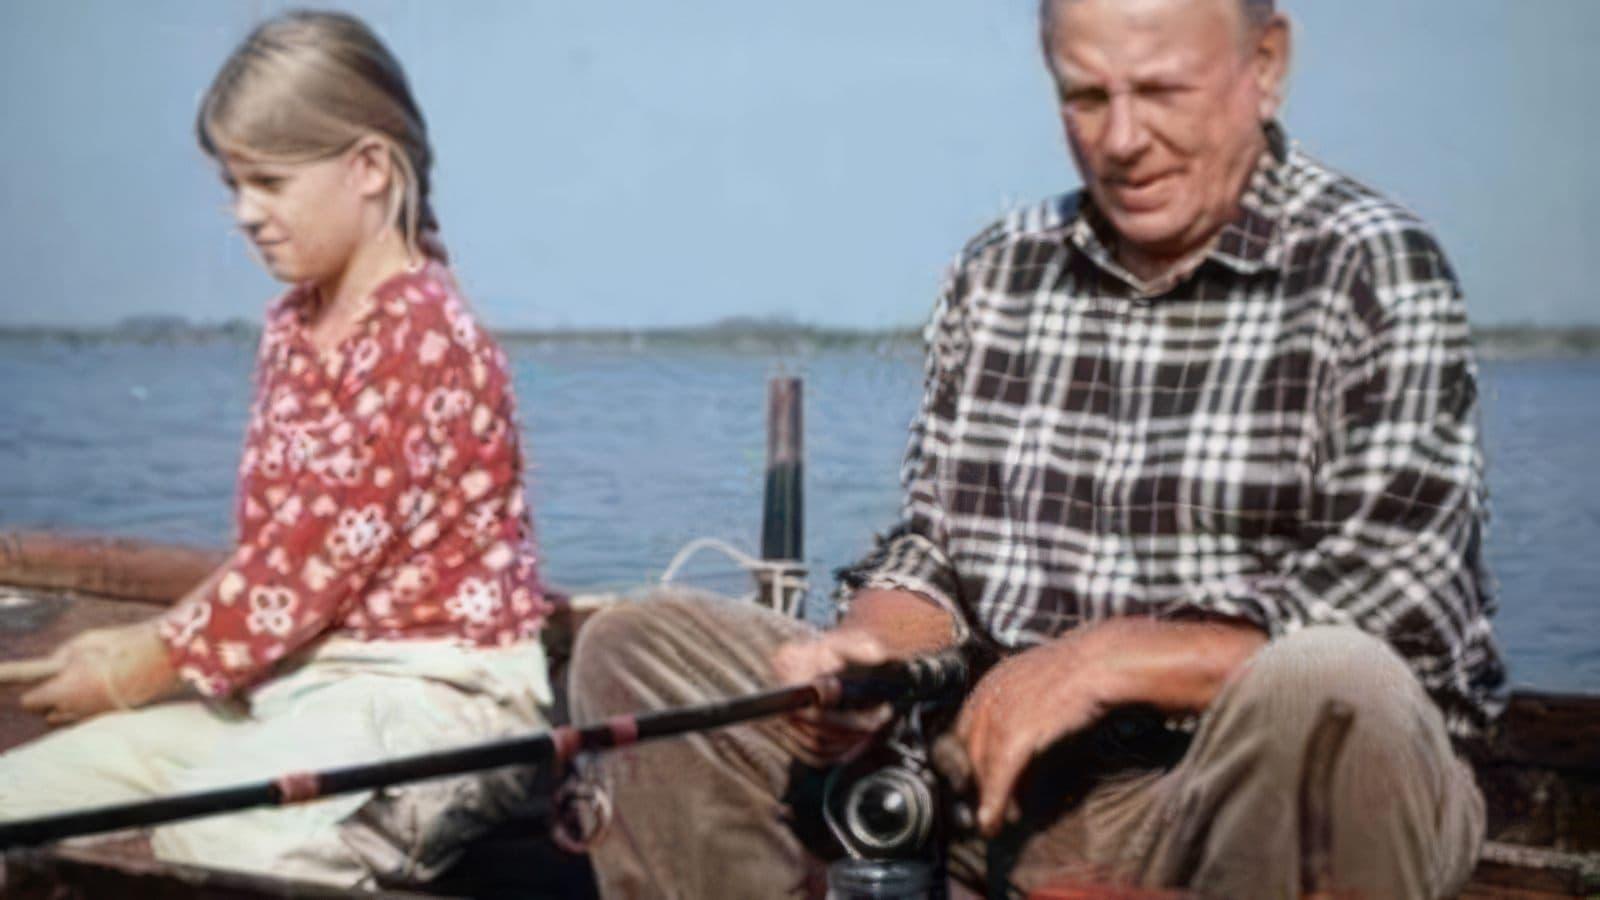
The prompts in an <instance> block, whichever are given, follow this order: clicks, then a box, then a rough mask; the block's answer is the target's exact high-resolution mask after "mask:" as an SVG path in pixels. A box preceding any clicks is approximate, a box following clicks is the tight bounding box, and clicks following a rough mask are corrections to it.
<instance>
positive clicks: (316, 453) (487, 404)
mask: <svg viewBox="0 0 1600 900" xmlns="http://www.w3.org/2000/svg"><path fill="white" fill-rule="evenodd" d="M312 299H313V298H312V297H311V296H310V293H309V291H308V290H307V289H304V288H296V289H294V290H291V291H290V292H289V293H288V294H287V295H285V296H284V297H283V298H282V299H281V300H279V301H278V302H277V303H275V304H274V305H273V307H272V309H271V310H270V311H269V313H268V316H267V322H266V325H265V328H264V330H263V333H262V337H261V347H260V352H259V354H258V357H257V370H256V398H255V402H254V404H253V406H252V408H251V414H250V424H249V428H248V431H247V433H246V438H245V448H244V457H243V459H242V461H241V462H240V465H239V489H238V497H237V509H236V516H237V527H238V543H237V549H236V550H235V552H234V554H233V557H232V559H231V560H230V561H229V563H228V564H227V568H226V570H225V571H224V572H223V573H222V575H221V576H220V578H218V579H217V580H216V581H215V582H214V584H213V586H212V587H211V588H210V590H209V592H208V593H207V594H206V595H204V596H203V597H201V598H198V599H196V600H193V601H189V602H185V603H182V604H179V605H178V606H176V607H174V608H173V609H172V610H171V611H170V612H169V613H167V614H166V615H165V616H164V618H163V621H162V627H161V636H162V638H163V640H164V641H165V642H166V644H167V647H168V649H169V652H170V655H171V658H172V661H173V665H174V666H175V667H176V668H177V670H178V672H179V674H180V675H181V676H182V677H183V678H184V679H185V680H187V681H189V682H190V683H192V684H193V685H195V687H196V688H197V689H198V690H199V691H200V692H201V693H202V694H205V695H207V696H213V697H215V696H224V695H228V694H231V693H234V692H235V691H237V690H239V689H240V688H243V687H246V686H248V685H250V684H252V683H253V682H255V681H257V680H259V679H260V678H262V677H264V676H265V675H266V674H267V673H268V672H270V671H271V669H272V667H273V666H274V664H276V663H277V662H278V661H279V660H280V659H282V658H283V657H284V656H286V655H288V654H290V653H292V652H294V651H295V650H296V649H297V648H300V647H302V646H304V645H305V644H307V643H308V642H310V641H312V640H313V639H315V638H317V637H319V636H322V635H325V634H330V633H337V634H341V635H346V636H349V637H354V638H357V639H362V640H379V639H382V640H388V639H406V638H453V639H458V640H462V641H466V642H469V643H471V644H475V645H480V646H496V645H505V644H510V643H513V642H516V641H522V640H527V639H530V638H533V637H535V636H536V635H537V633H538V630H539V627H540V624H541V623H542V622H543V620H544V618H545V615H546V613H547V611H548V605H547V603H546V601H545V598H544V594H543V590H542V587H541V585H540V582H539V578H538V569H537V565H536V564H537V555H536V553H535V550H534V544H533V535H532V527H531V523H530V520H529V515H528V510H527V508H526V505H525V501H524V499H523V485H522V452H521V449H520V447H519V444H518V436H517V427H516V422H515V404H514V401H513V398H512V390H511V382H510V377H509V375H508V367H507V364H506V358H505V353H504V352H503V351H502V350H501V349H500V348H499V347H498V346H497V345H496V344H495V343H494V341H493V340H492V339H491V338H490V337H489V335H488V334H487V333H486V332H484V331H483V330H482V329H481V328H480V327H479V326H478V324H477V322H476V321H474V319H473V316H472V314H471V313H470V312H469V311H468V309H467V307H466V305H465V304H464V303H463V302H462V301H461V299H460V297H459V296H458V294H457V290H456V286H455V283H454V281H453V279H452V278H451V276H450V273H449V271H448V270H447V269H446V268H445V267H444V266H443V265H442V264H440V263H433V262H431V263H428V264H427V265H426V266H424V267H423V268H422V269H420V270H418V271H414V272H407V273H403V274H400V275H397V276H395V277H393V278H391V279H389V280H388V281H386V282H384V283H383V284H381V285H380V286H379V287H378V288H377V289H376V290H375V291H373V292H372V294H371V295H370V296H369V297H368V298H367V300H366V306H365V308H364V309H363V310H362V311H361V314H360V316H359V318H358V323H357V327H356V330H355V332H354V333H353V334H352V335H351V336H350V337H348V338H347V339H345V340H344V341H343V342H342V343H341V344H340V345H339V346H338V347H337V348H336V349H335V350H334V351H332V352H331V353H328V354H326V355H322V354H319V351H318V350H317V349H316V348H315V347H314V346H313V345H312V343H311V341H310V339H309V336H308V334H307V331H306V326H307V317H308V314H309V311H310V310H309V301H311V300H312Z"/></svg>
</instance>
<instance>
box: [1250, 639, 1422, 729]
mask: <svg viewBox="0 0 1600 900" xmlns="http://www.w3.org/2000/svg"><path fill="white" fill-rule="evenodd" d="M1235 687H1236V691H1237V693H1238V694H1239V695H1240V696H1238V697H1236V698H1234V699H1235V701H1236V702H1244V703H1251V704H1259V705H1263V706H1265V707H1267V708H1268V709H1269V710H1270V714H1271V715H1272V716H1273V718H1274V719H1275V720H1277V721H1278V722H1279V723H1280V725H1285V726H1288V725H1292V724H1295V723H1298V724H1299V725H1301V726H1302V727H1303V728H1304V729H1306V730H1309V729H1310V728H1311V727H1313V726H1314V725H1315V722H1316V719H1317V717H1318V716H1319V715H1320V713H1321V711H1322V709H1323V707H1324V705H1325V704H1327V703H1328V702H1329V701H1339V702H1342V703H1344V704H1346V705H1347V706H1349V707H1350V708H1351V709H1352V710H1353V711H1354V712H1355V714H1356V717H1357V719H1358V720H1359V719H1367V720H1370V721H1374V722H1386V723H1390V724H1399V723H1400V722H1402V721H1405V722H1409V720H1410V719H1411V718H1412V717H1414V716H1415V715H1416V714H1417V713H1418V711H1419V710H1421V711H1427V710H1431V709H1432V703H1431V701H1430V700H1429V699H1428V697H1427V694H1426V692H1425V691H1424V690H1423V688H1422V685H1421V683H1420V682H1419V681H1418V680H1417V677H1416V675H1415V674H1413V673H1412V671H1411V669H1410V668H1409V667H1408V666H1407V665H1406V663H1405V660H1403V659H1402V658H1401V657H1400V655H1399V654H1398V653H1396V652H1395V650H1394V649H1393V648H1392V647H1390V646H1389V645H1388V644H1387V643H1385V642H1384V641H1382V640H1380V639H1379V638H1376V637H1374V636H1372V635H1370V634H1368V633H1366V632H1364V631H1361V630H1359V629H1356V628H1348V627H1338V626H1317V627H1312V628H1306V629H1302V630H1300V631H1297V632H1295V633H1293V634H1291V635H1288V636H1286V637H1283V638H1279V639H1278V640H1275V641H1273V642H1272V643H1270V644H1268V645H1266V646H1265V647H1263V648H1262V649H1261V650H1260V651H1259V652H1258V653H1257V654H1256V656H1255V658H1254V659H1252V660H1251V661H1250V663H1249V665H1248V667H1247V668H1246V669H1245V670H1244V672H1243V673H1242V675H1241V677H1240V682H1239V684H1237V685H1236V686H1235Z"/></svg>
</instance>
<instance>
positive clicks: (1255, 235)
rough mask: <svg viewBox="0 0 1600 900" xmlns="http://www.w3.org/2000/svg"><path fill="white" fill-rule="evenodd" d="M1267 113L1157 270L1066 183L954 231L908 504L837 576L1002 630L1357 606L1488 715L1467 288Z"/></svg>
mask: <svg viewBox="0 0 1600 900" xmlns="http://www.w3.org/2000/svg"><path fill="white" fill-rule="evenodd" d="M1268 136H1269V144H1270V149H1269V151H1268V152H1267V153H1265V154H1263V157H1262V162H1261V165H1260V166H1259V167H1258V168H1257V170H1256V172H1255V173H1254V175H1253V177H1252V179H1251V181H1250V183H1249V185H1248V187H1247V189H1246V191H1245V193H1244V195H1243V197H1242V199H1241V203H1240V211H1239V213H1238V215H1237V217H1236V218H1235V219H1234V220H1233V221H1232V222H1231V223H1229V224H1228V225H1227V226H1225V228H1224V229H1223V231H1222V232H1221V234H1220V236H1219V238H1218V240H1217V241H1216V242H1215V244H1214V245H1213V248H1212V250H1211V251H1210V253H1209V255H1208V256H1207V257H1206V258H1205V259H1204V260H1203V261H1202V262H1201V263H1200V265H1199V266H1198V268H1195V269H1193V270H1192V271H1190V272H1188V273H1187V274H1185V275H1182V276H1180V277H1178V278H1174V279H1170V280H1169V282H1168V283H1162V284H1145V283H1141V282H1140V280H1139V279H1137V278H1136V277H1134V276H1133V275H1131V274H1130V273H1129V272H1127V271H1126V270H1125V269H1124V268H1123V267H1122V266H1120V265H1119V264H1118V263H1117V262H1116V260H1115V259H1114V257H1113V254H1112V252H1111V250H1110V246H1111V242H1110V238H1109V235H1110V230H1109V226H1108V225H1107V223H1106V222H1105V220H1104V218H1103V217H1102V216H1100V215H1099V214H1097V212H1096V210H1095V209H1094V208H1093V206H1092V204H1091V203H1089V202H1088V201H1087V199H1086V195H1084V194H1082V193H1075V194H1071V195H1067V196H1063V197H1059V198H1056V199H1053V200H1050V201H1047V202H1045V203H1043V204H1041V205H1039V206H1036V207H1033V208H1031V209H1027V210H1023V211H1020V212H1018V213H1016V214H1013V215H1011V216H1009V217H1008V218H1006V219H1005V220H1003V221H1001V222H999V223H997V224H995V225H993V226H991V227H990V228H988V229H987V230H985V231H984V232H982V233H981V234H980V235H979V236H978V237H977V238H976V239H974V240H973V241H972V242H971V243H970V244H969V245H968V246H967V248H966V249H965V251H964V252H963V253H962V255H961V256H960V258H959V259H958V260H957V262H956V263H955V265H954V266H953V267H952V269H951V270H950V273H949V275H948V277H947V280H946V283H945V285H944V289H943V291H942V292H941V296H940V297H939V301H938V304H937V306H936V308H935V311H934V315H933V319H932V322H931V323H930V324H929V326H928V330H927V333H926V337H927V341H928V354H927V367H926V382H925V391H924V396H923V400H922V403H921V406H920V408H919V410H918V413H917V415H916V418H915V420H914V421H913V423H912V425H911V437H910V442H909V447H908V449H907V452H906V457H905V463H904V466H903V468H902V471H901V477H902V480H903V482H904V485H905V505H904V510H903V516H902V519H901V522H900V524H899V525H898V526H897V527H896V528H895V529H894V530H893V531H891V532H890V533H889V534H888V535H886V536H883V537H881V538H880V539H879V540H878V544H877V547H876V549H875V550H874V551H873V552H872V553H871V554H869V555H868V556H867V558H865V559H863V560H862V561H861V562H859V563H857V564H856V565H854V566H851V567H848V568H846V569H843V570H841V571H840V572H839V576H840V578H841V581H842V588H841V591H842V593H845V594H848V593H849V592H851V591H853V590H855V589H859V588H862V587H898V588H903V589H907V590H911V591H916V592H918V593H921V594H924V595H926V596H928V597H929V598H931V599H933V600H934V601H935V602H937V603H939V604H940V605H942V606H944V607H945V608H947V609H949V610H951V611H953V612H954V613H955V614H956V615H957V617H958V619H959V620H960V621H961V622H962V624H963V627H964V628H966V629H967V630H968V632H969V633H970V634H971V635H972V636H973V637H975V638H977V639H980V640H987V641H992V642H993V643H995V644H997V645H999V646H1000V647H1001V648H1006V649H1021V648H1026V647H1030V646H1033V645H1037V644H1040V643H1042V642H1044V641H1046V640H1048V639H1050V638H1051V637H1053V636H1056V635H1059V634H1061V633H1062V632H1064V631H1067V630H1069V629H1071V628H1074V627H1076V626H1078V625H1079V624H1082V623H1085V622H1094V621H1097V620H1101V619H1105V618H1108V617H1113V616H1156V617H1162V618H1185V617H1200V618H1205V617H1227V618H1234V619H1242V620H1246V621H1249V622H1252V623H1254V624H1255V625H1257V626H1259V627H1261V628H1262V629H1264V630H1265V631H1266V632H1268V633H1269V634H1270V635H1272V636H1275V637H1276V636H1281V635H1284V634H1288V633H1291V632H1293V631H1295V630H1296V629H1299V628H1304V627H1306V626H1308V625H1319V624H1337V625H1352V626H1355V627H1358V628H1361V629H1363V630H1365V631H1367V632H1370V633H1372V634H1374V635H1377V636H1379V637H1381V638H1383V639H1384V640H1386V641H1387V642H1388V643H1389V644H1390V645H1391V646H1393V647H1394V648H1395V649H1396V650H1397V651H1398V652H1399V653H1400V654H1401V655H1403V656H1404V657H1405V658H1406V659H1407V661H1408V662H1409V664H1410V666H1411V668H1412V669H1413V671H1415V673H1416V674H1417V676H1418V677H1419V678H1420V679H1421V681H1422V683H1423V685H1424V686H1426V687H1427V689H1428V690H1429V692H1430V694H1431V695H1432V696H1433V698H1434V699H1435V701H1436V702H1437V703H1438V704H1439V706H1440V707H1441V709H1442V710H1443V711H1444V712H1445V715H1446V719H1447V721H1448V723H1449V725H1450V728H1451V730H1452V731H1453V732H1455V733H1457V734H1462V735H1471V734H1474V733H1477V732H1478V731H1479V730H1480V729H1481V728H1482V727H1483V726H1484V725H1485V724H1486V723H1487V721H1488V719H1489V718H1490V717H1491V716H1492V714H1493V713H1494V712H1495V710H1496V705H1497V702H1496V699H1495V692H1496V689H1497V688H1498V687H1499V686H1500V685H1501V683H1502V682H1503V681H1504V669H1503V667H1502V664H1501V662H1500V659H1499V656H1498V653H1497V651H1496V649H1495V646H1494V642H1493V639H1492V636H1491V633H1490V628H1489V621H1488V617H1489V615H1490V614H1491V613H1492V612H1493V601H1492V599H1491V598H1490V597H1489V596H1488V594H1487V587H1488V579H1487V575H1486V573H1485V571H1484V570H1483V565H1482V563H1483V559H1482V545H1481V537H1482V527H1483V523H1484V520H1485V518H1486V495H1485V491H1484V487H1483V479H1482V457H1481V454H1480V452H1479V447H1478V425H1477V394H1476V388H1475V380H1476V366H1475V363H1474V360H1473V355H1472V349H1471V344H1470V337H1469V334H1468V329H1467V321H1466V313H1465V309H1464V307H1463V304H1462V301H1461V294H1460V290H1459V288H1458V286H1457V283H1456V279H1455V276H1454V273H1453V272H1452V271H1451V269H1450V266H1449V264H1448V263H1447V262H1446V261H1445V257H1444V255H1443V253H1442V252H1441V251H1440V248H1439V246H1438V244H1437V243H1436V242H1435V240H1434V238H1433V236H1432V235H1431V234H1429V232H1428V231H1427V230H1426V228H1425V226H1424V225H1423V224H1422V223H1421V222H1420V221H1418V220H1417V219H1416V217H1414V216H1413V215H1412V214H1411V213H1409V212H1407V211H1406V210H1404V209H1402V208H1400V207H1399V206H1397V205H1395V204H1394V203H1392V202H1390V201H1388V200H1385V199H1384V198H1382V197H1380V196H1378V195H1377V194H1375V193H1374V192H1372V191H1371V190H1369V189H1368V188H1366V187H1363V186H1362V185H1360V184H1357V183H1356V182H1354V181H1352V180H1350V179H1349V178H1346V177H1344V176H1342V175H1340V174H1337V173H1335V172H1332V171H1330V170H1328V169H1327V168H1325V167H1323V166H1322V165H1320V164H1318V163H1317V162H1315V161H1313V160H1311V159H1309V158H1308V157H1306V156H1305V155H1304V154H1302V153H1301V152H1300V151H1299V150H1298V149H1294V148H1290V147H1288V146H1287V144H1286V142H1285V141H1284V139H1283V136H1282V133H1281V132H1280V131H1279V130H1278V129H1277V127H1276V126H1270V127H1269V128H1268ZM842 599H843V598H842Z"/></svg>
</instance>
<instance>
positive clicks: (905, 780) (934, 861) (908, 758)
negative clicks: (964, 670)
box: [822, 704, 950, 900]
mask: <svg viewBox="0 0 1600 900" xmlns="http://www.w3.org/2000/svg"><path fill="white" fill-rule="evenodd" d="M928 712H929V707H928V705H926V704H914V705H911V706H910V707H909V708H908V709H905V710H904V711H903V713H902V714H901V715H899V716H897V717H896V720H895V722H894V725H893V726H892V727H891V729H890V732H889V738H888V740H887V741H885V742H883V743H882V744H881V745H879V746H878V747H875V748H873V750H871V751H869V752H868V753H866V754H864V755H863V756H862V757H861V758H859V759H857V760H855V761H853V762H851V763H849V764H847V765H844V766H840V767H839V768H837V769H835V770H834V771H833V772H832V773H830V775H829V777H828V781H827V784H826V785H825V786H824V788H823V803H822V812H823V819H824V821H825V823H826V824H827V827H828V830H829V831H830V832H832V834H833V836H834V838H835V839H836V840H837V841H838V842H839V844H840V846H842V847H843V848H844V851H845V853H846V857H845V858H844V859H841V860H839V861H837V862H835V863H833V865H832V866H830V867H829V870H828V882H829V892H828V896H829V898H835V897H837V898H849V900H855V898H863V900H865V898H896V900H899V898H942V897H944V896H945V855H944V854H945V850H944V848H945V838H946V835H947V826H946V823H947V822H948V821H950V816H949V813H948V811H947V810H946V808H945V802H946V801H945V792H944V791H942V790H941V789H940V782H939V777H938V775H937V773H936V772H935V771H934V767H933V763H932V754H931V750H932V745H931V742H930V738H929V732H928V730H927V728H926V727H925V722H924V717H925V715H927V714H928Z"/></svg>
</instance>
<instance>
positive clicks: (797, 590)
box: [661, 537, 811, 617]
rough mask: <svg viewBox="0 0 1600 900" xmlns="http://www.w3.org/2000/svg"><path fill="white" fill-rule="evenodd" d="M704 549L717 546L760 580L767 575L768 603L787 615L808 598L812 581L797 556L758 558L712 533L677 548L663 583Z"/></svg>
mask: <svg viewBox="0 0 1600 900" xmlns="http://www.w3.org/2000/svg"><path fill="white" fill-rule="evenodd" d="M701 550H716V551H718V552H720V553H722V554H723V555H724V556H727V557H728V558H729V559H732V560H733V561H734V562H735V563H737V564H738V565H739V567H740V568H742V569H744V570H745V571H746V572H749V573H750V574H751V575H755V576H756V577H757V578H758V580H760V579H761V575H763V574H764V575H765V576H766V578H765V584H766V586H767V589H768V592H769V596H768V597H766V598H765V599H766V605H767V606H770V607H772V608H773V609H775V610H777V611H778V612H781V613H783V614H784V615H786V616H790V617H798V616H799V615H800V604H801V602H802V601H804V599H805V595H806V591H808V590H810V589H811V585H810V583H809V582H807V581H806V566H805V563H804V562H801V561H800V560H797V559H757V558H756V557H754V556H751V555H750V554H748V553H745V552H744V551H742V550H740V549H739V548H738V547H735V546H733V545H732V544H730V543H728V542H727V541H724V540H720V539H718V538H712V537H702V538H695V539H694V540H692V541H690V542H689V543H687V544H684V545H683V548H682V549H681V550H679V551H678V553H677V555H676V556H674V557H672V561H671V562H669V563H667V568H666V569H665V570H664V571H663V572H662V573H661V583H662V584H668V583H670V582H671V581H672V580H673V579H674V578H676V577H677V575H678V571H679V570H680V569H682V568H683V567H684V565H685V564H686V563H688V561H689V559H690V558H691V557H693V556H694V555H695V554H696V553H699V552H700V551H701ZM758 594H759V592H757V593H752V594H748V595H746V598H745V599H747V600H754V599H757V597H758Z"/></svg>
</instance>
